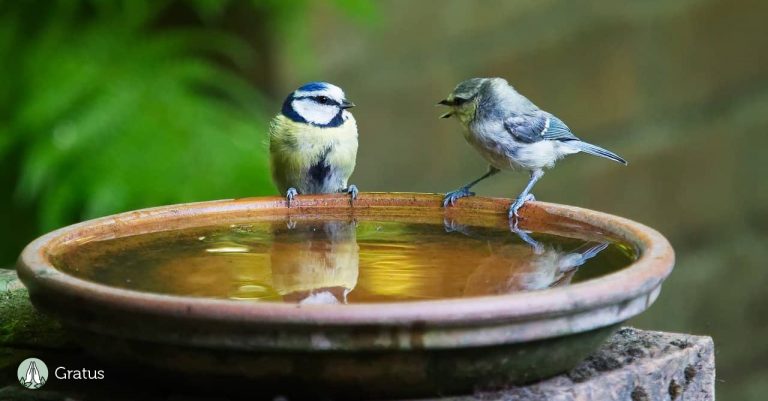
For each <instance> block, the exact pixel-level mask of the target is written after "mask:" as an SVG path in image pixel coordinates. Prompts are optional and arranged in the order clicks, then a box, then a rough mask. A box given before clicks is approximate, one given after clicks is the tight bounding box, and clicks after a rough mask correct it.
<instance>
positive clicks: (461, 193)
mask: <svg viewBox="0 0 768 401" xmlns="http://www.w3.org/2000/svg"><path fill="white" fill-rule="evenodd" d="M467 196H475V193H474V192H472V191H470V190H469V188H467V187H461V188H459V189H457V190H455V191H451V192H448V193H447V194H445V197H444V198H443V207H448V206H449V205H450V206H454V205H455V204H456V201H457V200H459V199H461V198H466V197H467Z"/></svg>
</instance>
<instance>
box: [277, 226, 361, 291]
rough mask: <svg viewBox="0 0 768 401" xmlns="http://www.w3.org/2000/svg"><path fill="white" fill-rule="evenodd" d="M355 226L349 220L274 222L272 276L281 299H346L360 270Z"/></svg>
mask: <svg viewBox="0 0 768 401" xmlns="http://www.w3.org/2000/svg"><path fill="white" fill-rule="evenodd" d="M355 230H356V226H355V223H354V222H349V221H317V222H315V221H301V222H293V221H291V222H289V223H288V224H287V225H282V224H281V225H279V226H278V225H276V226H274V228H273V235H274V241H273V242H272V248H271V250H270V259H271V267H272V280H273V287H274V289H275V290H276V291H277V292H278V293H279V294H280V295H281V296H282V298H283V300H284V301H286V302H296V303H299V304H338V303H347V295H349V293H350V292H351V291H352V290H353V289H354V288H355V286H356V285H357V279H358V273H359V263H360V256H359V247H358V245H357V238H356V233H355Z"/></svg>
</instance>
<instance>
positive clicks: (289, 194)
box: [285, 187, 299, 207]
mask: <svg viewBox="0 0 768 401" xmlns="http://www.w3.org/2000/svg"><path fill="white" fill-rule="evenodd" d="M298 194H299V191H297V190H296V188H294V187H290V188H288V190H287V191H285V200H286V201H287V202H288V207H291V201H292V200H293V198H295V197H296V195H298Z"/></svg>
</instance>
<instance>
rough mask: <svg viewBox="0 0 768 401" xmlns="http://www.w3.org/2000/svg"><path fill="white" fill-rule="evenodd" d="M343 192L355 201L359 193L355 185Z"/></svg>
mask: <svg viewBox="0 0 768 401" xmlns="http://www.w3.org/2000/svg"><path fill="white" fill-rule="evenodd" d="M344 192H346V193H348V194H349V196H350V197H351V198H352V200H356V199H357V193H358V192H360V191H358V190H357V186H356V185H350V186H348V187H347V188H345V189H344Z"/></svg>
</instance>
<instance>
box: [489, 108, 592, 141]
mask: <svg viewBox="0 0 768 401" xmlns="http://www.w3.org/2000/svg"><path fill="white" fill-rule="evenodd" d="M504 128H505V129H506V130H507V132H509V133H510V135H512V136H513V137H514V138H515V139H516V140H517V141H519V142H524V143H534V142H539V141H543V140H550V141H563V142H565V141H578V140H579V138H577V137H576V135H573V133H572V132H571V129H570V128H568V126H567V125H565V123H564V122H562V121H560V119H559V118H557V117H555V116H553V115H551V114H549V113H545V112H539V113H534V114H523V115H517V116H512V117H509V118H507V119H506V120H504Z"/></svg>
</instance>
